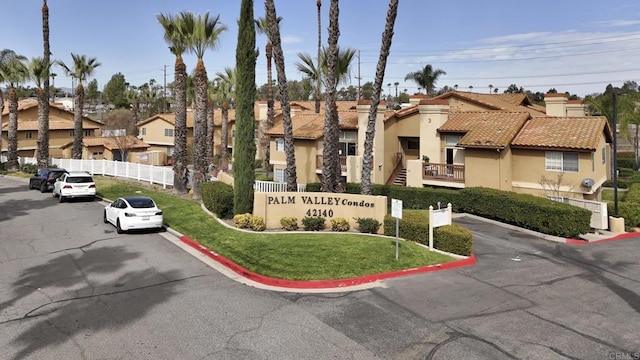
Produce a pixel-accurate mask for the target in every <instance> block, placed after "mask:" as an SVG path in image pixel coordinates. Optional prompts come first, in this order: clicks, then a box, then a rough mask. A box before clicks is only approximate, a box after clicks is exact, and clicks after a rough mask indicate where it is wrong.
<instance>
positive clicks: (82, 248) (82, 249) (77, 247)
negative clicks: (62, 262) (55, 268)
mask: <svg viewBox="0 0 640 360" xmlns="http://www.w3.org/2000/svg"><path fill="white" fill-rule="evenodd" d="M117 238H118V237H116V236H112V237H108V238H104V239H98V240H94V241H92V242H90V243H87V244H84V245H80V246H76V247H71V248H66V249H62V250H56V251H52V252H50V253H49V254H50V255H51V254H57V253H61V252H65V251H70V250H80V251H82V252H83V253H86V252H85V251H84V248H88V247H90V246H91V245H93V244H95V243H98V242H101V241H107V240H113V239H117Z"/></svg>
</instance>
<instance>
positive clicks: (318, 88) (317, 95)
mask: <svg viewBox="0 0 640 360" xmlns="http://www.w3.org/2000/svg"><path fill="white" fill-rule="evenodd" d="M316 7H317V9H318V10H317V16H318V57H317V58H316V59H317V61H318V63H320V57H321V54H322V25H321V22H320V20H321V16H320V15H321V13H320V8H322V1H321V0H317V1H316ZM321 90H322V80H321V79H320V77H318V78H317V79H316V91H315V98H316V104H315V105H316V107H315V110H316V114H319V113H320V91H321Z"/></svg>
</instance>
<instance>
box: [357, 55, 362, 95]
mask: <svg viewBox="0 0 640 360" xmlns="http://www.w3.org/2000/svg"><path fill="white" fill-rule="evenodd" d="M357 56H358V76H356V79H358V97H357V100H360V97H361V96H362V90H360V79H362V77H360V50H358V55H357Z"/></svg>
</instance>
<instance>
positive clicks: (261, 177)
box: [256, 174, 273, 181]
mask: <svg viewBox="0 0 640 360" xmlns="http://www.w3.org/2000/svg"><path fill="white" fill-rule="evenodd" d="M256 180H259V181H273V177H271V176H267V174H256Z"/></svg>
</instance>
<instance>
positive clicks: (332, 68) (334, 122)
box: [322, 0, 344, 193]
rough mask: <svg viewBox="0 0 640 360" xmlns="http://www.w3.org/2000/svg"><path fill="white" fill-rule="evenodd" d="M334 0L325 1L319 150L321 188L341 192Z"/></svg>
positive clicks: (335, 7) (338, 30)
mask: <svg viewBox="0 0 640 360" xmlns="http://www.w3.org/2000/svg"><path fill="white" fill-rule="evenodd" d="M339 12H340V11H339V8H338V0H331V3H330V5H329V46H328V48H327V50H326V52H325V54H326V56H325V64H326V69H327V70H326V78H325V90H326V97H325V115H324V144H323V150H322V162H323V167H322V189H323V191H324V192H332V193H335V192H344V186H343V184H342V181H341V172H342V171H341V166H340V157H339V155H338V149H339V141H340V129H339V127H338V110H337V109H336V87H337V83H338V77H337V74H338V71H337V70H338V51H339V49H338V36H339V34H340V26H339V23H338V15H339Z"/></svg>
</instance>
